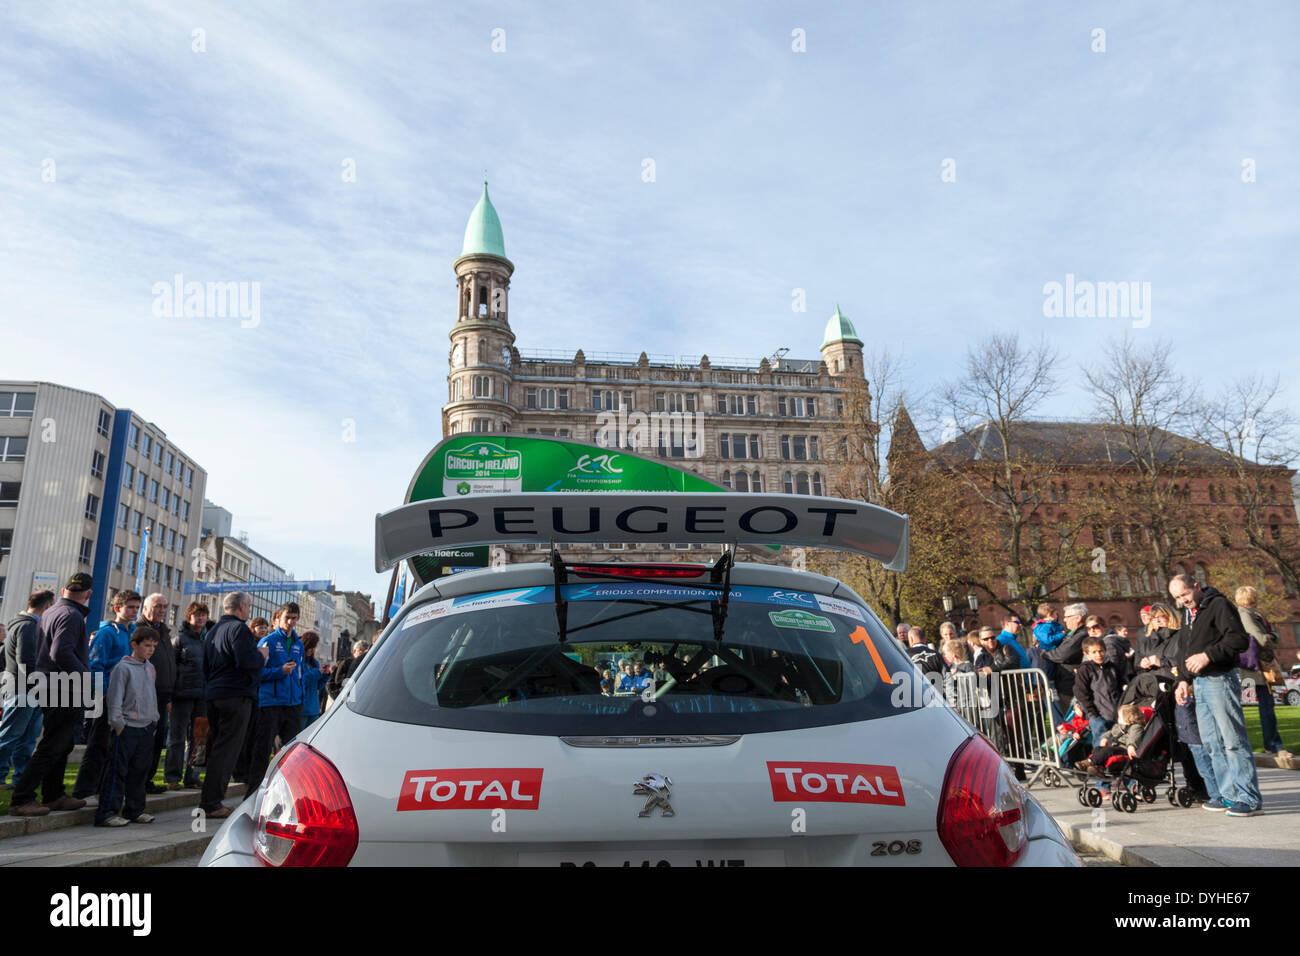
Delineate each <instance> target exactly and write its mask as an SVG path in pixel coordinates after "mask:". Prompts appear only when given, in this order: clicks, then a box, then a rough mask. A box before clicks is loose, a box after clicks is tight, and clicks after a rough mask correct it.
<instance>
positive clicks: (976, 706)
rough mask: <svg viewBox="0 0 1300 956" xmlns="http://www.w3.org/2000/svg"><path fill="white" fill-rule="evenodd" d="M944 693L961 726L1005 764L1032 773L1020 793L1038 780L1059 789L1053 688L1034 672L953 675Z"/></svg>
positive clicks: (1058, 741) (1016, 671) (1059, 745)
mask: <svg viewBox="0 0 1300 956" xmlns="http://www.w3.org/2000/svg"><path fill="white" fill-rule="evenodd" d="M944 693H945V696H946V697H947V698H948V703H949V704H951V705H952V707H953V709H955V710H956V711H957V712H958V713H959V714H961V716H962V717H963V718H964V719H965V721H966V722H967V723H968V724H970V725H971V726H972V727H973V728H975V729H976V730H978V731H979V732H980V733H982V734H984V736H985V737H987V738H988V739H989V740H990V741H991V742H992V743H993V746H995V747H996V748H997V749H998V752H999V753H1000V754H1002V756H1003V757H1005V758H1006V760H1007V762H1008V763H1018V764H1022V765H1024V767H1025V768H1026V770H1030V769H1032V773H1031V774H1030V776H1029V779H1028V780H1026V781H1025V787H1026V788H1028V787H1032V786H1033V785H1034V784H1035V783H1037V782H1039V781H1040V780H1041V781H1042V782H1043V783H1044V784H1045V785H1046V786H1049V787H1059V786H1060V785H1061V783H1062V782H1063V778H1062V776H1061V773H1060V771H1061V769H1062V765H1061V749H1062V748H1061V745H1062V743H1063V742H1064V740H1065V738H1063V737H1061V735H1060V734H1059V733H1058V732H1057V730H1056V721H1055V719H1054V715H1053V713H1052V695H1053V691H1052V687H1051V685H1050V684H1049V683H1048V681H1047V675H1046V674H1044V673H1043V672H1042V671H1041V670H1039V669H1038V668H1017V669H1015V670H1006V671H1001V672H1000V673H994V674H952V675H949V676H948V677H947V678H946V679H945V680H944Z"/></svg>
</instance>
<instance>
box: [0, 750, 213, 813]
mask: <svg viewBox="0 0 1300 956" xmlns="http://www.w3.org/2000/svg"><path fill="white" fill-rule="evenodd" d="M159 762H160V763H161V761H159ZM80 766H81V765H80V764H76V763H69V764H68V769H67V770H66V771H64V774H63V785H64V787H65V788H66V790H67V792H68V793H69V794H71V793H72V785H73V784H74V783H76V782H77V770H78V769H79V768H80ZM9 782H10V783H13V774H12V773H10V774H9ZM153 782H154V783H156V784H159V785H161V784H162V782H163V777H162V771H161V770H159V771H158V773H157V774H155V775H154V778H153ZM191 792H193V791H191ZM13 796H14V792H13V791H12V790H0V816H8V814H9V803H10V801H11V800H12V799H13ZM36 799H37V800H40V799H43V798H42V795H41V793H40V791H39V790H38V791H37V792H36Z"/></svg>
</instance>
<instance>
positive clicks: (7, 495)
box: [0, 481, 23, 508]
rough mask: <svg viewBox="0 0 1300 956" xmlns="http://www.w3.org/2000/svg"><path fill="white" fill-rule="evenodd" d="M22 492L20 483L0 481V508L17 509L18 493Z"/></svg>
mask: <svg viewBox="0 0 1300 956" xmlns="http://www.w3.org/2000/svg"><path fill="white" fill-rule="evenodd" d="M22 490H23V483H22V482H21V481H0V508H17V507H18V493H19V492H21V491H22Z"/></svg>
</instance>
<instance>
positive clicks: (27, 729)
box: [0, 591, 54, 790]
mask: <svg viewBox="0 0 1300 956" xmlns="http://www.w3.org/2000/svg"><path fill="white" fill-rule="evenodd" d="M53 603H54V592H53V591H37V592H35V593H34V594H32V596H31V597H29V598H28V599H27V610H26V611H25V612H24V613H22V614H19V615H18V616H17V617H15V618H14V619H13V620H12V621H10V622H9V628H8V635H7V636H6V637H5V646H4V659H5V674H4V681H5V687H4V697H3V703H4V718H3V719H0V789H5V790H9V789H12V787H10V785H9V784H7V783H5V782H4V781H5V780H6V779H7V778H8V776H9V765H10V763H11V762H12V763H13V768H14V783H17V782H18V778H19V777H21V776H22V775H23V770H24V768H26V766H27V761H28V760H31V759H32V751H34V750H35V749H36V738H37V737H39V736H40V735H41V721H42V718H41V709H40V707H38V706H36V704H34V703H28V701H27V698H26V694H27V675H28V674H31V673H33V672H35V670H36V643H37V639H38V638H39V637H40V617H41V614H43V613H44V612H45V609H46V608H47V607H49V606H50V605H51V604H53Z"/></svg>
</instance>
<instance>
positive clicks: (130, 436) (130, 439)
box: [126, 424, 140, 448]
mask: <svg viewBox="0 0 1300 956" xmlns="http://www.w3.org/2000/svg"><path fill="white" fill-rule="evenodd" d="M126 443H127V445H128V447H131V448H138V447H139V445H140V429H139V427H138V426H136V425H135V424H131V425H128V426H127V429H126Z"/></svg>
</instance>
